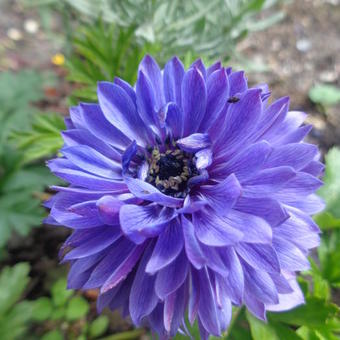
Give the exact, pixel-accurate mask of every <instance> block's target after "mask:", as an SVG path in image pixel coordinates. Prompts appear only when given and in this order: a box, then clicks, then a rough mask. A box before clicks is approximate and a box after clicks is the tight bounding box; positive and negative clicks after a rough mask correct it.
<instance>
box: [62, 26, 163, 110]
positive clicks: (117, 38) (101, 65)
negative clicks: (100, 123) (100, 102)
mask: <svg viewBox="0 0 340 340" xmlns="http://www.w3.org/2000/svg"><path fill="white" fill-rule="evenodd" d="M134 34H135V29H134V27H130V28H119V27H117V26H116V25H112V24H111V25H108V24H105V23H104V22H103V21H101V20H99V21H97V22H96V24H94V25H93V26H87V25H83V26H80V28H79V29H78V31H77V33H76V34H75V37H74V40H73V47H74V52H75V53H74V54H73V55H72V57H71V58H70V59H69V60H68V61H67V63H66V67H67V69H68V72H69V74H68V79H69V80H70V81H72V82H74V83H76V84H78V88H76V89H75V90H74V91H73V93H72V96H71V103H72V104H77V103H78V102H79V101H96V100H97V94H96V87H97V81H100V80H109V81H112V80H113V78H114V76H119V77H121V78H123V79H124V80H125V81H128V82H130V83H134V82H135V80H136V76H137V68H138V64H139V62H140V60H141V59H142V57H143V56H144V55H145V54H146V53H152V52H154V51H156V50H157V47H156V45H151V44H145V45H143V46H140V45H139V44H138V43H137V42H136V39H135V35H134ZM79 85H81V86H79Z"/></svg>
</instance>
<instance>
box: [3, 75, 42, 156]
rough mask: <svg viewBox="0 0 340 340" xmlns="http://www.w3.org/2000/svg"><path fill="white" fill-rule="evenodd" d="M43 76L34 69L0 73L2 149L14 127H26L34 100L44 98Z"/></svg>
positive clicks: (30, 116) (32, 111)
mask: <svg viewBox="0 0 340 340" xmlns="http://www.w3.org/2000/svg"><path fill="white" fill-rule="evenodd" d="M42 97H43V93H42V76H41V75H39V73H37V72H34V71H32V70H25V71H20V72H18V73H13V72H2V73H1V74H0V103H1V107H0V151H1V149H3V147H4V145H5V143H6V141H7V137H8V135H9V133H10V132H11V131H12V130H13V129H20V128H24V127H26V126H27V125H28V124H29V121H30V119H31V118H32V115H33V113H34V109H33V108H32V107H31V106H30V104H31V103H32V102H35V101H38V100H40V99H42Z"/></svg>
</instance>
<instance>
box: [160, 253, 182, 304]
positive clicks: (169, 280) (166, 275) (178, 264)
mask: <svg viewBox="0 0 340 340" xmlns="http://www.w3.org/2000/svg"><path fill="white" fill-rule="evenodd" d="M188 269H189V262H188V260H187V258H186V256H185V252H184V250H183V251H182V252H181V253H180V255H179V256H177V258H176V259H175V260H174V261H173V262H172V263H170V264H169V265H168V266H166V267H165V268H163V269H161V270H160V271H159V272H158V274H157V279H156V283H155V291H156V294H157V296H158V297H159V298H160V299H162V300H163V299H164V298H165V297H166V296H168V295H169V294H171V293H173V292H174V291H176V290H177V289H178V288H179V287H180V286H181V285H182V284H183V282H184V280H185V279H186V277H187V275H188Z"/></svg>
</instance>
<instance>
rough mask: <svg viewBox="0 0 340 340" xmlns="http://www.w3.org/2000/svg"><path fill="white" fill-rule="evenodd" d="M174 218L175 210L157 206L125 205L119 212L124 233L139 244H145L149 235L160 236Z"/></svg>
mask: <svg viewBox="0 0 340 340" xmlns="http://www.w3.org/2000/svg"><path fill="white" fill-rule="evenodd" d="M174 217H175V212H174V210H173V209H170V208H162V207H161V206H159V205H157V204H150V205H146V206H139V205H132V204H125V205H123V206H122V207H121V208H120V212H119V219H120V225H121V228H122V231H123V233H124V234H125V235H126V236H127V237H128V238H129V239H130V240H132V241H133V242H135V243H137V244H140V243H142V242H144V240H145V238H146V236H147V235H154V236H156V235H158V234H159V233H160V232H161V231H162V230H163V229H164V228H165V227H166V225H167V223H168V222H169V221H170V220H172V219H173V218H174Z"/></svg>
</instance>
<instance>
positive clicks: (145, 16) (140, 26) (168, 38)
mask: <svg viewBox="0 0 340 340" xmlns="http://www.w3.org/2000/svg"><path fill="white" fill-rule="evenodd" d="M64 1H66V2H67V3H68V4H69V5H70V6H72V7H74V8H75V9H76V10H77V11H79V12H80V13H82V14H84V15H85V16H87V17H89V18H98V17H99V16H101V17H102V18H103V20H105V21H106V22H110V23H115V24H116V25H118V26H120V27H130V28H131V27H135V29H136V31H135V32H136V33H135V34H136V36H137V38H138V40H139V41H140V42H141V43H143V44H144V43H145V42H147V43H151V44H156V45H161V46H162V49H161V50H159V57H160V59H161V60H166V59H168V58H169V57H170V56H172V55H173V54H177V55H179V56H184V55H185V54H186V52H187V51H188V50H190V51H192V52H193V53H194V54H199V55H200V56H209V57H219V58H222V59H225V58H226V57H228V56H229V57H230V55H232V52H233V48H234V47H235V45H236V43H237V42H238V41H239V40H240V39H242V38H244V37H245V36H246V35H247V33H248V32H250V31H256V30H260V29H264V28H266V27H268V26H271V25H273V24H274V23H275V22H277V21H279V20H281V19H282V17H283V14H282V13H281V12H276V13H275V14H273V15H267V18H266V19H263V20H258V18H257V17H256V16H255V15H256V14H257V13H259V12H260V11H262V10H264V9H265V8H268V7H273V5H275V4H277V3H278V2H279V1H277V0H270V1H268V0H267V1H266V0H237V1H235V0H229V1H224V0H214V1H210V2H206V1H205V0H188V1H179V0H175V1H166V0H158V1H154V0H137V1H136V0H125V1H111V0H95V1H91V0H64Z"/></svg>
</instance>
